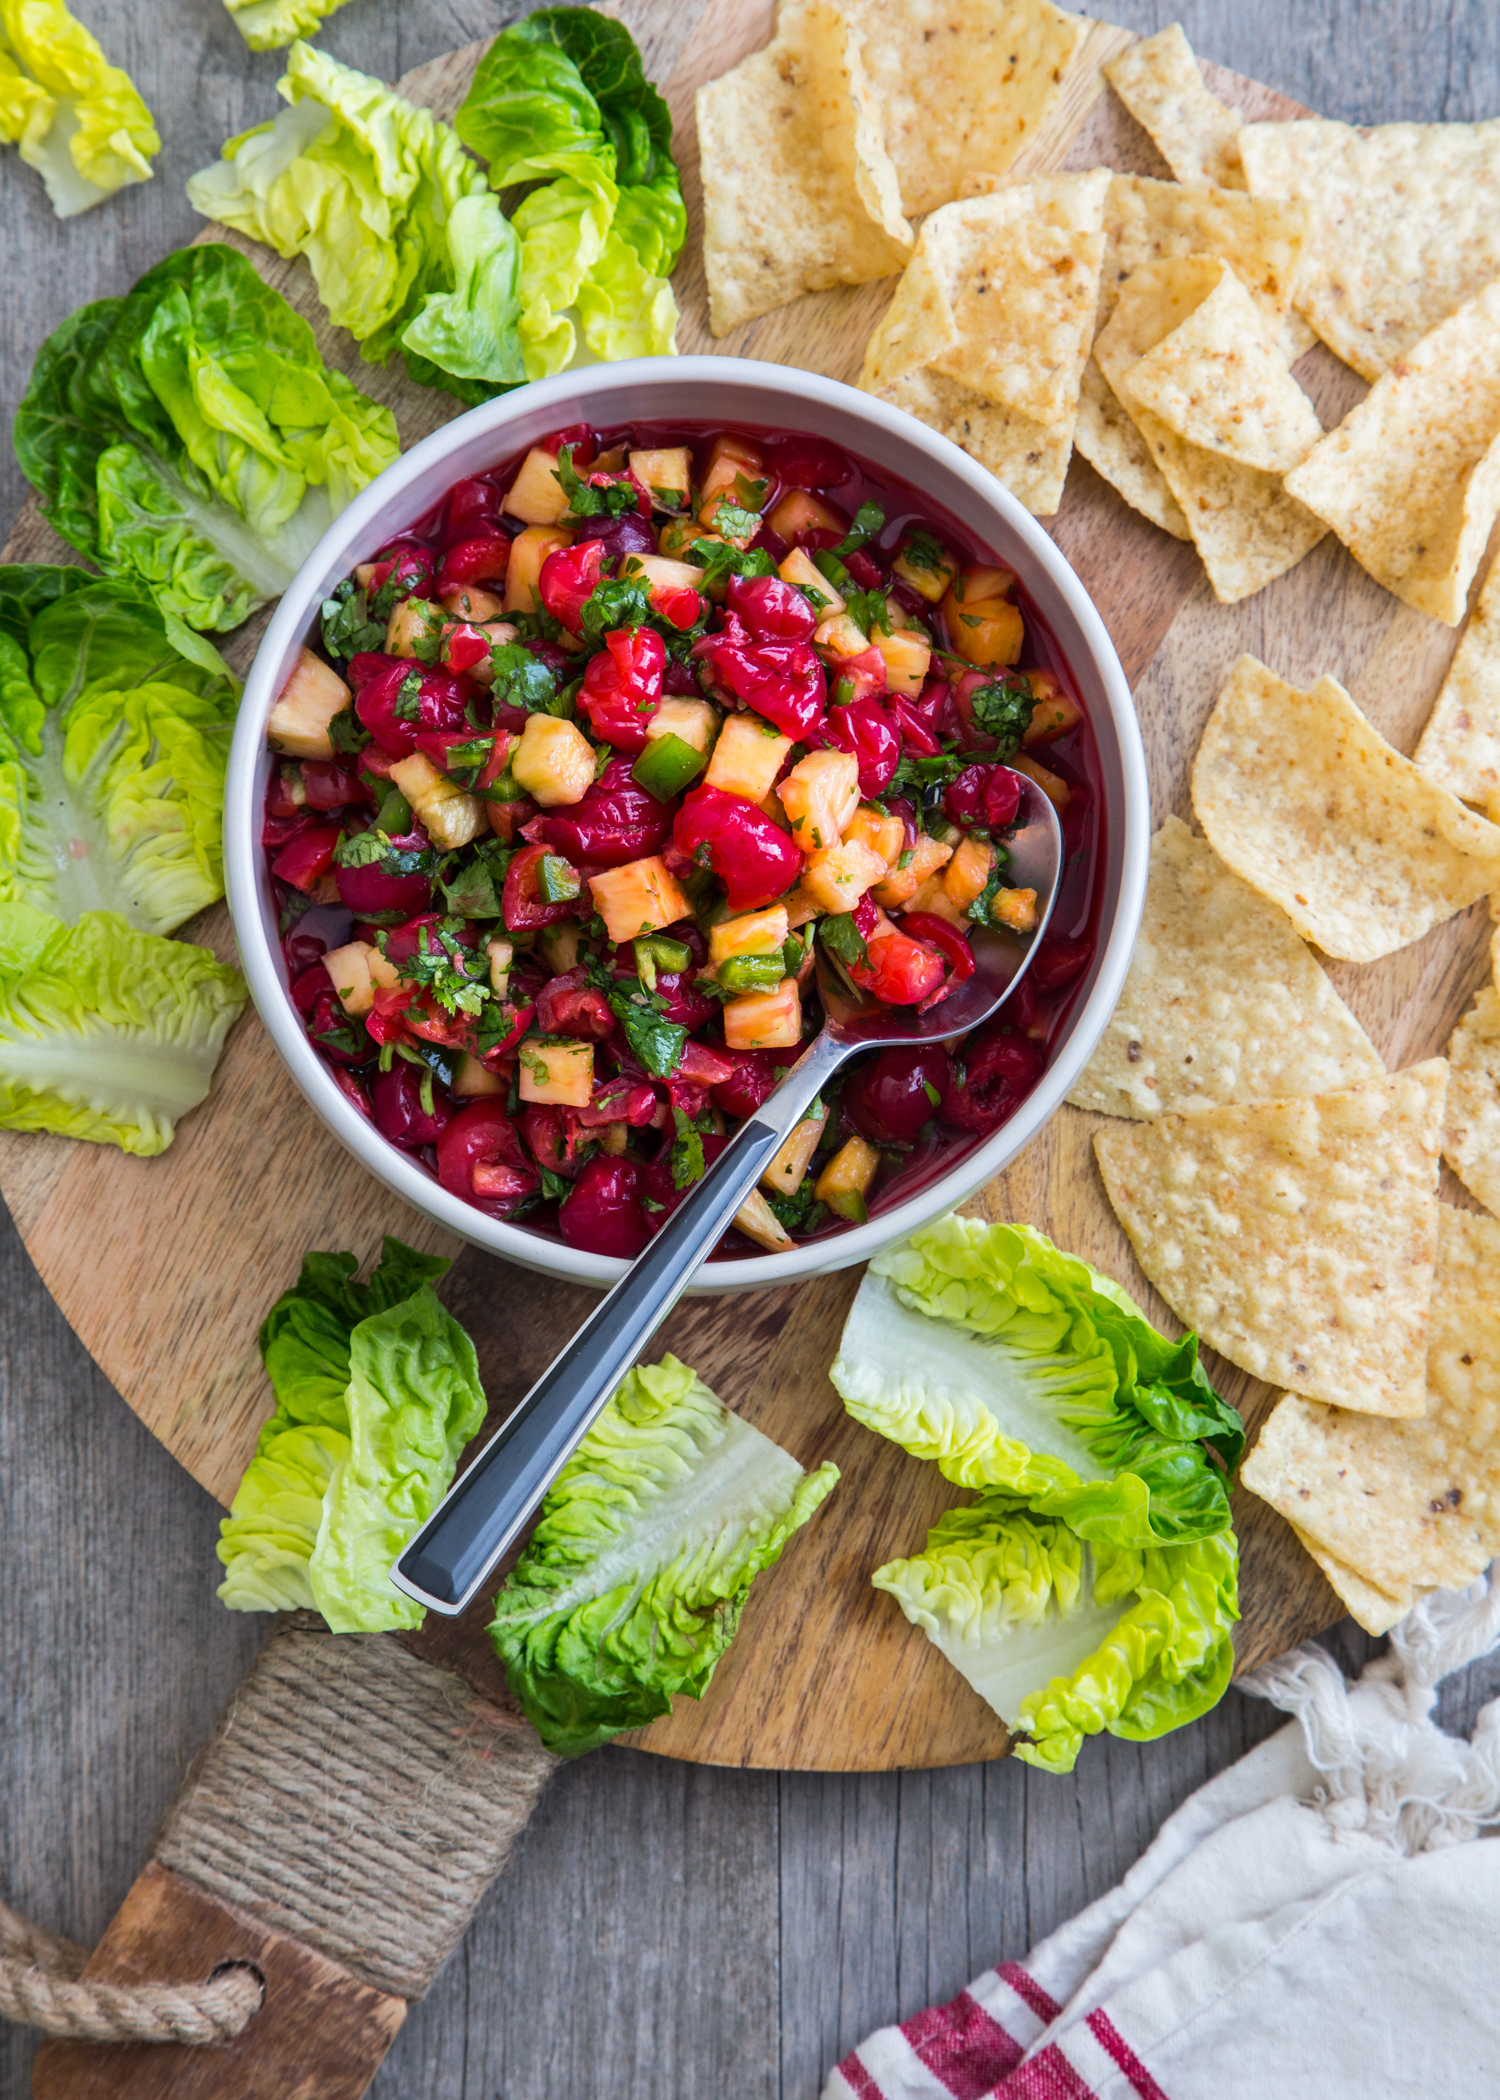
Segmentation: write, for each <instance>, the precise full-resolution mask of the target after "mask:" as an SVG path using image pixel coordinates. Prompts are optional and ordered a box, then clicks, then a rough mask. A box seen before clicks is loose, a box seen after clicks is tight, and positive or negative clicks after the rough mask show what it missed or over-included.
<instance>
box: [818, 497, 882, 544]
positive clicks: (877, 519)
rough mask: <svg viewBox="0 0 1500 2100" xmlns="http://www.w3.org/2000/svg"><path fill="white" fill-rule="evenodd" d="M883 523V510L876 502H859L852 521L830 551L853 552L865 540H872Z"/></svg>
mask: <svg viewBox="0 0 1500 2100" xmlns="http://www.w3.org/2000/svg"><path fill="white" fill-rule="evenodd" d="M884 523H885V512H884V511H883V510H882V509H881V507H880V505H879V504H878V503H861V505H860V506H859V509H858V510H857V511H856V512H855V513H854V523H853V524H852V525H851V526H850V527H849V530H848V532H847V533H846V534H845V535H844V537H843V539H841V540H840V541H839V543H838V545H837V546H836V547H834V548H832V549H831V550H830V551H831V552H832V553H834V554H853V553H854V552H855V551H856V550H857V549H858V548H860V547H862V546H863V545H864V544H865V541H866V540H873V539H874V537H875V535H876V533H877V532H879V530H880V528H881V526H882V525H884Z"/></svg>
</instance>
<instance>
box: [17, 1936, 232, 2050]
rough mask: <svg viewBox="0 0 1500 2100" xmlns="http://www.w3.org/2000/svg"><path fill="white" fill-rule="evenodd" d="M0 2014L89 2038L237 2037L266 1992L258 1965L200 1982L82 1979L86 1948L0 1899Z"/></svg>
mask: <svg viewBox="0 0 1500 2100" xmlns="http://www.w3.org/2000/svg"><path fill="white" fill-rule="evenodd" d="M0 1948H3V1949H4V1952H3V1954H0V2018H3V2019H7V2020H19V2021H21V2022H23V2023H24V2024H25V2025H26V2026H28V2027H41V2028H45V2030H46V2031H47V2033H48V2034H57V2035H63V2036H65V2037H66V2038H67V2039H68V2040H70V2041H86V2042H186V2043H189V2044H197V2043H202V2042H228V2041H233V2039H234V2037H235V2036H236V2035H237V2034H240V2033H242V2032H243V2030H244V2029H245V2028H246V2027H247V2026H248V2025H249V2024H250V2022H251V2020H253V2019H254V2017H255V2015H256V2013H258V2012H259V2010H260V2003H261V1998H262V1996H263V1995H264V1993H263V1990H262V1986H261V1981H260V1978H259V1977H258V1976H257V1975H256V1974H255V1972H254V1970H253V1969H248V1968H232V1969H226V1970H225V1971H224V1973H223V1975H221V1976H213V1977H210V1979H209V1980H208V1982H207V1983H198V1984H138V1985H134V1986H131V1987H126V1986H124V1985H121V1984H114V1983H83V1982H80V1981H79V1978H80V1976H81V1975H82V1971H83V1965H84V1963H85V1962H86V1961H87V1960H88V1955H87V1953H86V1951H85V1950H84V1949H83V1948H82V1947H79V1946H76V1945H75V1944H74V1942H73V1941H72V1940H65V1939H62V1938H60V1937H59V1936H58V1935H57V1934H56V1933H53V1932H44V1931H43V1930H42V1928H41V1927H40V1926H39V1925H32V1924H29V1923H28V1922H27V1920H26V1919H25V1918H23V1917H20V1916H18V1915H17V1913H16V1912H15V1911H13V1910H12V1909H11V1908H10V1906H9V1905H8V1904H5V1903H0Z"/></svg>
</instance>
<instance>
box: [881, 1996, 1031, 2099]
mask: <svg viewBox="0 0 1500 2100" xmlns="http://www.w3.org/2000/svg"><path fill="white" fill-rule="evenodd" d="M901 2032H902V2033H903V2034H904V2035H905V2037H906V2039H907V2041H908V2042H910V2044H911V2046H912V2049H913V2051H914V2053H915V2055H916V2057H917V2060H918V2061H919V2062H920V2063H921V2064H923V2065H925V2067H926V2068H927V2069H928V2070H929V2071H931V2072H932V2073H933V2075H934V2076H935V2077H937V2078H940V2079H941V2080H942V2082H943V2084H944V2086H945V2087H946V2088H947V2090H948V2091H949V2092H950V2093H951V2094H952V2095H953V2100H984V2095H985V2094H986V2093H992V2092H993V2091H994V2090H995V2087H996V2086H997V2085H998V2084H999V2083H1000V2081H1001V2079H1002V2078H1004V2077H1006V2076H1007V2075H1008V2074H1009V2073H1010V2072H1011V2071H1013V2070H1014V2069H1015V2068H1016V2065H1017V2064H1018V2063H1019V2062H1020V2061H1021V2044H1020V2043H1019V2042H1018V2041H1017V2040H1016V2039H1015V2037H1014V2035H1009V2034H1007V2033H1006V2031H1005V2029H1004V2028H1003V2027H1002V2026H1001V2025H1000V2024H999V2022H998V2021H996V2020H993V2019H991V2017H990V2015H989V2014H988V2013H987V2012H986V2011H985V2009H984V2007H983V2006H982V2005H980V2004H978V2003H976V2001H975V2000H974V1999H973V1998H971V1997H970V1996H969V1994H968V1992H967V1991H960V1992H959V1994H958V1996H957V1997H956V1998H954V1999H952V2000H950V2002H949V2003H948V2004H947V2005H930V2006H928V2008H927V2010H926V2011H925V2012H919V2013H918V2014H917V2015H916V2017H915V2019H911V2020H906V2021H903V2023H902V2027H901Z"/></svg>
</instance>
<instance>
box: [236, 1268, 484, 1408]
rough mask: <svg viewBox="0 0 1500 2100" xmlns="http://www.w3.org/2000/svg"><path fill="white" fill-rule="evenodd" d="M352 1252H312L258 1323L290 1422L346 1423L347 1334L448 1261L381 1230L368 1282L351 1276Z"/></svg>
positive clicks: (440, 1272) (430, 1279) (264, 1356)
mask: <svg viewBox="0 0 1500 2100" xmlns="http://www.w3.org/2000/svg"><path fill="white" fill-rule="evenodd" d="M358 1266H359V1264H358V1262H357V1261H356V1259H355V1257H354V1256H353V1255H352V1254H317V1253H314V1254H309V1255H307V1256H305V1257H304V1259H303V1263H302V1272H301V1274H300V1275H299V1276H298V1278H297V1281H296V1282H295V1284H293V1286H292V1288H291V1289H290V1290H289V1291H283V1292H282V1294H281V1296H280V1297H279V1298H278V1299H277V1300H276V1303H275V1304H274V1305H273V1306H272V1307H271V1310H270V1311H269V1312H268V1313H267V1314H266V1317H265V1319H264V1320H263V1321H262V1322H261V1327H260V1335H259V1341H260V1354H261V1361H262V1362H263V1363H264V1364H265V1367H266V1372H267V1375H268V1376H269V1378H270V1380H271V1390H272V1391H273V1392H274V1393H275V1395H276V1406H277V1410H278V1413H280V1414H281V1415H283V1416H284V1417H285V1418H286V1420H287V1421H288V1422H323V1423H327V1424H329V1425H331V1426H332V1427H333V1428H335V1429H344V1430H347V1429H348V1427H349V1408H348V1402H347V1399H346V1393H347V1389H348V1385H349V1378H350V1375H351V1374H350V1339H351V1337H352V1336H353V1333H354V1330H355V1328H356V1327H357V1326H358V1325H359V1323H360V1321H361V1320H367V1319H369V1317H370V1315H371V1314H372V1313H379V1312H388V1311H389V1310H390V1308H391V1307H392V1306H393V1305H399V1304H400V1303H401V1301H402V1300H403V1299H405V1298H410V1297H412V1296H413V1295H414V1294H415V1293H416V1292H417V1291H419V1290H420V1289H421V1287H422V1285H423V1284H424V1283H436V1282H437V1281H438V1279H439V1277H441V1276H446V1274H447V1273H448V1271H449V1269H450V1268H451V1267H452V1266H453V1264H452V1263H451V1262H450V1261H448V1260H447V1259H446V1258H445V1257H444V1256H443V1255H441V1254H418V1253H417V1252H416V1250H415V1249H414V1248H412V1247H408V1246H406V1245H405V1244H404V1243H403V1242H402V1241H401V1240H398V1239H393V1238H392V1237H391V1236H390V1235H389V1234H387V1235H386V1238H385V1242H384V1246H383V1249H382V1252H381V1258H380V1261H379V1262H378V1263H377V1265H376V1267H375V1269H374V1271H373V1273H372V1274H371V1277H370V1280H369V1282H368V1283H358V1282H356V1281H355V1271H356V1269H357V1268H358Z"/></svg>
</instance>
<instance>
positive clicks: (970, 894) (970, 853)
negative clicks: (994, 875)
mask: <svg viewBox="0 0 1500 2100" xmlns="http://www.w3.org/2000/svg"><path fill="white" fill-rule="evenodd" d="M994 865H995V849H994V847H993V846H991V845H989V844H987V843H986V842H985V841H983V840H981V839H964V840H963V841H962V843H961V844H960V845H959V846H958V847H957V848H956V850H955V852H954V855H953V858H952V860H950V861H949V863H948V865H947V867H945V868H944V870H943V888H944V889H945V890H946V891H947V893H948V895H949V897H950V898H951V899H952V901H953V903H955V904H956V905H957V906H958V908H959V910H960V911H967V910H968V908H969V906H970V905H971V904H972V903H973V902H974V899H975V898H976V897H977V896H979V894H980V893H981V891H982V890H983V889H984V886H985V884H986V883H987V882H988V881H989V879H990V869H991V868H992V867H993V866H994Z"/></svg>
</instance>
